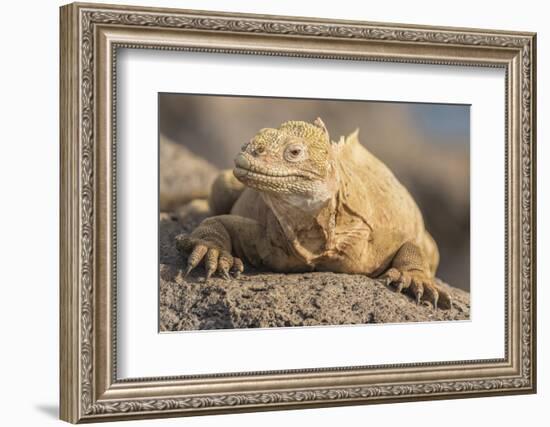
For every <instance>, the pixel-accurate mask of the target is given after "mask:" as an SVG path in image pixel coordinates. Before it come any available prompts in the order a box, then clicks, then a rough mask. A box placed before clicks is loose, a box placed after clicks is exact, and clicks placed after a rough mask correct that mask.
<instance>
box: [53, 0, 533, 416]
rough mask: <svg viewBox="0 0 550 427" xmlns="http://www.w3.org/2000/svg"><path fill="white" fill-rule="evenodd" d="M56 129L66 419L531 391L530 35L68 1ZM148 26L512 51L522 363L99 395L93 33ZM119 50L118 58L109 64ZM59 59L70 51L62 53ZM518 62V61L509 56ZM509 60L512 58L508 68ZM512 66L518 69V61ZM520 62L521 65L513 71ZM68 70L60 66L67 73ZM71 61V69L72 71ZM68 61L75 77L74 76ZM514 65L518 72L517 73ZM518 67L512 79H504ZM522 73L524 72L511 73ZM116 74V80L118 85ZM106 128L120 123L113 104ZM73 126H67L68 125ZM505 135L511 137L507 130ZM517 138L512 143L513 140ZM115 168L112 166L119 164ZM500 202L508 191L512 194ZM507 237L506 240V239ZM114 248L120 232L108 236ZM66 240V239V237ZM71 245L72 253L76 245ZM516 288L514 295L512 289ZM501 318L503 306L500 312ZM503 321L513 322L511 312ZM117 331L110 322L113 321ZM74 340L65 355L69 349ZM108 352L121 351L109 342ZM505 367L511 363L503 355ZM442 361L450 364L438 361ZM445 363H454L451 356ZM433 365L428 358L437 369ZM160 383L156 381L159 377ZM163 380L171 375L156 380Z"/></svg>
mask: <svg viewBox="0 0 550 427" xmlns="http://www.w3.org/2000/svg"><path fill="white" fill-rule="evenodd" d="M61 21H62V22H61V25H62V28H61V34H62V38H61V50H62V75H61V80H62V84H61V110H62V111H61V115H62V117H61V126H62V127H63V126H66V127H67V128H66V129H65V130H64V131H62V141H61V144H62V167H63V166H67V171H66V172H62V176H61V181H62V200H61V210H62V218H61V239H62V241H63V239H67V240H68V241H69V242H73V243H74V245H73V246H72V247H71V248H68V247H64V246H63V244H62V256H61V268H62V273H63V274H62V280H61V294H62V295H61V317H62V319H61V352H62V356H61V370H62V374H61V389H62V390H61V416H62V418H63V419H65V420H68V421H71V422H79V421H91V420H95V421H99V420H109V419H119V418H129V417H133V418H136V417H151V416H167V415H184V414H199V413H205V412H206V413H215V412H227V411H231V410H232V409H233V410H235V411H237V410H238V411H243V410H245V411H246V410H255V409H266V408H272V409H280V408H293V407H307V406H326V405H329V404H352V403H356V404H357V403H368V402H370V401H372V402H379V401H388V400H389V401H402V400H413V399H417V400H420V399H426V398H443V397H458V396H466V395H471V396H477V395H486V394H494V393H498V392H503V393H526V392H534V390H535V382H536V375H535V275H534V271H535V230H536V222H535V193H536V187H535V182H534V177H535V115H534V108H535V106H534V95H535V35H534V34H530V33H510V32H491V31H483V30H464V29H452V28H432V27H412V26H405V25H389V24H371V23H365V22H360V23H358V22H348V21H340V22H330V21H324V20H314V19H305V18H287V17H267V16H260V15H234V14H219V13H210V12H195V11H180V10H160V9H146V8H129V7H120V6H116V7H115V6H99V5H87V4H72V5H68V6H64V7H63V8H62V10H61ZM104 26H106V27H109V26H116V27H124V28H128V29H132V28H139V29H143V28H146V29H148V30H149V31H155V30H159V31H161V30H167V29H168V30H170V31H192V32H197V31H198V32H205V33H226V34H240V35H245V36H246V35H251V34H254V35H259V36H264V35H265V36H273V37H294V38H298V39H301V38H303V39H304V40H306V39H307V40H318V39H323V40H326V43H331V42H332V41H338V40H350V41H369V42H376V41H383V42H391V43H396V44H400V45H401V46H407V45H411V46H422V45H424V46H426V47H428V48H430V47H439V46H451V47H456V48H458V49H460V51H467V49H468V48H470V47H479V48H484V49H487V50H488V51H490V50H492V49H495V50H498V51H499V52H501V51H503V52H510V53H511V55H512V56H511V58H512V59H510V60H509V61H508V64H509V65H508V68H507V78H508V79H518V81H519V84H518V86H517V88H518V89H517V90H518V91H519V92H520V93H519V96H518V99H519V100H520V103H519V105H509V106H508V111H510V112H511V113H513V112H517V114H518V115H519V116H518V117H519V120H520V123H519V128H518V130H517V132H518V134H519V139H518V140H517V141H516V142H517V143H518V144H519V146H518V151H519V153H520V156H521V162H520V164H521V167H520V173H519V180H520V181H519V182H512V184H513V185H517V186H518V191H519V196H518V197H519V201H520V205H521V209H520V212H519V213H518V220H519V223H517V224H515V225H516V226H517V228H518V230H519V235H520V236H521V237H520V239H519V241H517V243H516V244H517V245H519V258H518V261H519V262H520V266H519V268H520V273H519V274H520V281H519V283H520V284H521V286H520V289H516V290H513V291H514V292H515V291H517V294H518V295H519V300H518V309H519V317H518V319H517V320H518V321H519V325H520V326H519V328H518V331H519V341H518V343H519V346H520V347H519V352H518V357H519V362H520V363H519V364H518V370H516V373H515V375H507V376H503V377H488V378H476V377H471V378H469V377H468V376H466V377H465V378H463V379H457V380H452V381H449V380H440V381H424V382H416V383H414V382H410V381H407V382H400V381H399V380H398V379H396V380H395V381H392V382H391V384H367V385H358V386H348V387H338V386H333V387H323V388H312V387H310V386H309V385H308V384H304V387H303V388H300V387H299V388H296V389H295V388H292V389H289V390H277V389H274V390H267V391H262V392H238V393H235V392H232V393H216V394H211V395H204V394H200V395H189V396H187V395H182V396H181V397H177V398H174V397H170V398H165V397H156V396H154V397H146V396H145V397H144V396H140V398H132V399H124V398H108V397H104V396H101V393H98V391H97V390H96V385H97V379H96V377H95V375H96V372H95V371H96V369H98V367H99V365H98V364H97V363H98V362H97V353H98V351H101V350H98V347H97V337H96V335H95V332H96V331H95V329H94V325H95V323H94V321H96V320H97V319H95V318H94V317H95V316H97V315H98V311H97V307H96V306H95V304H97V301H96V299H95V298H94V294H95V292H96V291H97V289H98V288H97V287H98V286H101V284H100V283H98V282H97V280H96V278H95V277H94V272H95V271H96V269H97V266H96V265H94V263H95V262H97V258H96V255H97V254H96V253H95V252H94V251H95V250H96V245H95V242H96V239H97V238H98V236H97V235H96V233H97V227H96V221H97V210H96V206H97V204H98V200H97V191H96V188H95V186H96V183H97V179H98V177H97V165H96V163H95V161H96V159H95V154H96V150H97V146H96V138H97V134H96V126H97V120H96V109H97V90H98V89H97V87H96V78H97V77H96V73H97V72H98V71H97V66H98V64H97V58H96V55H97V49H96V40H97V37H98V33H97V32H98V31H99V30H100V28H101V27H104ZM119 46H132V47H137V48H140V47H147V48H155V49H182V48H181V47H180V48H178V47H177V46H173V45H163V44H162V43H157V44H155V45H142V44H140V43H135V44H134V43H132V42H128V43H126V44H125V45H122V44H119ZM116 47H117V46H116V45H114V50H113V57H114V59H115V60H116ZM189 50H198V51H208V52H227V53H235V52H239V53H247V54H263V55H291V56H304V57H306V56H307V57H316V58H345V59H355V60H365V57H364V56H360V57H354V56H353V55H350V54H349V53H346V54H344V55H342V56H340V55H337V54H334V53H331V52H329V53H323V52H312V53H308V52H293V51H281V52H278V51H276V50H271V51H267V50H255V49H252V48H246V49H239V48H238V47H234V48H224V47H221V48H215V47H213V48H204V47H200V46H198V47H195V48H190V49H189ZM63 55H65V56H63ZM368 59H369V60H390V61H401V62H412V63H437V64H451V65H456V64H461V63H466V64H469V65H480V66H504V65H502V64H503V63H504V62H502V61H501V62H498V61H494V60H485V59H483V58H479V59H477V60H473V59H466V60H465V59H464V58H462V57H454V58H449V57H442V58H428V59H426V58H425V57H422V56H419V57H414V55H413V56H404V55H399V54H395V55H393V56H390V57H388V56H386V55H381V56H377V55H371V56H370V57H369V58H368ZM513 61H515V63H514V62H513ZM495 64H496V65H495ZM514 64H516V65H514ZM517 64H519V66H517ZM514 66H516V67H517V68H516V69H515V68H513V67H514ZM63 67H64V68H63ZM70 67H73V68H70ZM75 67H77V68H78V73H75V69H74V68H75ZM514 70H517V72H516V71H514ZM511 73H513V74H514V75H511ZM518 73H519V74H518ZM114 82H116V75H114V76H113V85H114ZM111 119H112V126H115V125H116V117H115V116H114V109H113V113H112V117H111ZM67 129H68V130H67ZM507 135H512V134H511V133H510V132H507ZM511 142H512V143H513V144H514V141H511ZM115 166H116V163H115ZM507 197H509V196H508V194H507ZM511 237H514V236H508V235H507V239H510V238H511ZM114 239H115V243H114V244H115V245H116V236H114ZM67 245H69V243H67ZM76 248H78V249H76ZM512 295H515V294H512ZM507 314H508V313H507ZM507 319H508V317H507ZM111 327H114V325H111ZM69 347H70V350H69ZM112 354H116V349H115V350H114V351H113V353H112ZM508 362H509V361H508ZM443 365H446V364H445V363H443ZM447 365H449V367H452V366H453V365H455V364H453V363H452V362H451V363H448V364H447ZM434 366H435V365H434ZM110 374H111V375H112V384H111V386H112V385H113V384H115V385H116V362H113V368H112V372H111V373H110ZM160 380H161V379H159V381H160ZM162 380H163V381H164V382H166V381H169V379H162Z"/></svg>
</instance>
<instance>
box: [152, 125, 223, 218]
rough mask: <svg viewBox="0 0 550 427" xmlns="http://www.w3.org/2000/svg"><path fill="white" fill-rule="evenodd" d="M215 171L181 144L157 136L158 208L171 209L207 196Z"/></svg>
mask: <svg viewBox="0 0 550 427" xmlns="http://www.w3.org/2000/svg"><path fill="white" fill-rule="evenodd" d="M217 173H218V169H217V168H216V167H214V166H212V165H211V164H210V163H209V162H207V161H206V160H204V159H202V158H201V157H198V156H195V155H194V154H193V153H191V152H190V151H189V150H188V149H187V148H185V147H184V146H183V145H181V144H177V143H175V142H174V141H171V140H170V139H168V138H166V137H165V136H163V135H162V134H161V135H160V209H161V211H167V210H172V209H174V208H176V207H177V206H179V205H182V204H184V203H187V202H189V201H190V200H193V199H196V198H200V197H206V196H207V195H208V190H209V189H210V185H211V184H212V182H213V181H214V179H215V178H216V175H217Z"/></svg>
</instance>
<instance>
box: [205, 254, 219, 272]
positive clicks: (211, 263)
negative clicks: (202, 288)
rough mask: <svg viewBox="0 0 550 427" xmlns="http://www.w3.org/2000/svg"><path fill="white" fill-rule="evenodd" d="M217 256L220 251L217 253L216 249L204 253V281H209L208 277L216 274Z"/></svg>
mask: <svg viewBox="0 0 550 427" xmlns="http://www.w3.org/2000/svg"><path fill="white" fill-rule="evenodd" d="M219 254H220V251H218V250H217V249H209V250H208V252H207V253H206V261H205V267H206V280H208V279H210V277H211V276H212V275H213V274H214V273H215V272H216V269H217V268H218V256H219Z"/></svg>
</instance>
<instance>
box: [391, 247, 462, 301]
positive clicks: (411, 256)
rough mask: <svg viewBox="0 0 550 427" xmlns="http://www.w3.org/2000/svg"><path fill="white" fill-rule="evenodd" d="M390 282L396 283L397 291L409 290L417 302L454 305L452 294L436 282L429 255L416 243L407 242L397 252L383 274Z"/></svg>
mask: <svg viewBox="0 0 550 427" xmlns="http://www.w3.org/2000/svg"><path fill="white" fill-rule="evenodd" d="M381 277H382V278H383V279H386V281H387V283H388V284H392V283H393V284H395V285H396V286H397V291H398V292H401V291H403V290H407V289H408V290H409V291H410V292H411V293H412V294H413V296H414V297H415V298H416V303H417V304H418V303H420V301H422V300H424V301H429V302H431V303H432V304H433V306H434V308H437V307H438V306H439V307H441V308H445V309H449V308H451V307H452V300H451V296H450V295H449V294H448V293H447V292H446V291H445V290H443V289H442V288H441V287H440V286H439V285H437V283H436V282H435V277H434V273H433V271H432V268H431V267H430V262H429V260H428V257H427V256H426V255H425V254H424V253H423V251H422V249H421V248H420V247H419V246H418V245H417V244H415V243H412V242H407V243H405V244H404V245H403V246H401V248H399V250H398V251H397V253H396V254H395V257H394V258H393V260H392V262H391V267H390V268H389V269H388V270H387V271H386V272H385V273H384V274H383V275H382V276H381Z"/></svg>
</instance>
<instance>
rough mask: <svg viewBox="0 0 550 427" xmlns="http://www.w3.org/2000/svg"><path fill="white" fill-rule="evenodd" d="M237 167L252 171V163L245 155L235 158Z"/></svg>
mask: <svg viewBox="0 0 550 427" xmlns="http://www.w3.org/2000/svg"><path fill="white" fill-rule="evenodd" d="M235 166H237V167H239V168H242V169H250V162H249V160H248V159H247V158H246V157H245V156H244V155H243V154H238V155H237V157H235Z"/></svg>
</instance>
